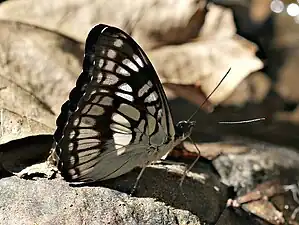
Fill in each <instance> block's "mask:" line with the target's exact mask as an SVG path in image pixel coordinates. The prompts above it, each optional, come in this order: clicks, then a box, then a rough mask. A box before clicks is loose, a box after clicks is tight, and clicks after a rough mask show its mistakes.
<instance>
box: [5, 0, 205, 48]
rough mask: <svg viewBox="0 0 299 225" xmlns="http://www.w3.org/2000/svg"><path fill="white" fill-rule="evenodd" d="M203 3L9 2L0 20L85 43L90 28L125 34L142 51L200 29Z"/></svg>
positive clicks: (191, 0) (119, 0)
mask: <svg viewBox="0 0 299 225" xmlns="http://www.w3.org/2000/svg"><path fill="white" fill-rule="evenodd" d="M205 5H206V0H200V1H198V0H179V1H173V0H163V1H159V0H142V1H141V0H139V1H135V2H134V3H132V1H131V0H110V1H105V0H101V1H98V0H97V1H85V0H76V1H74V0H65V1H60V0H53V1H51V2H49V1H47V0H30V1H28V0H27V1H22V0H13V1H8V2H5V3H3V4H1V7H0V18H2V19H5V20H12V21H21V22H24V23H29V24H34V25H37V26H39V27H44V28H47V29H50V30H56V31H59V32H61V33H63V34H66V35H68V36H70V37H73V38H74V39H76V40H78V41H81V42H85V38H86V36H87V34H88V32H89V30H90V29H91V27H93V26H94V25H96V24H98V23H106V24H109V25H113V26H117V27H119V28H121V29H124V30H125V31H127V32H129V33H130V34H132V35H133V37H135V38H136V40H137V41H138V42H139V43H140V44H141V46H143V48H145V49H150V48H153V47H156V46H160V45H163V44H174V43H182V42H186V41H187V40H190V39H191V38H194V37H196V36H197V35H198V32H199V30H200V28H201V26H202V23H203V21H204V16H205V12H206V11H205Z"/></svg>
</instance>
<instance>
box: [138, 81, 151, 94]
mask: <svg viewBox="0 0 299 225" xmlns="http://www.w3.org/2000/svg"><path fill="white" fill-rule="evenodd" d="M149 89H150V87H149V86H148V84H145V85H143V86H142V87H141V88H140V89H139V91H138V97H142V96H143V95H144V94H145V93H146V92H148V90H149Z"/></svg>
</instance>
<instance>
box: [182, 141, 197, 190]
mask: <svg viewBox="0 0 299 225" xmlns="http://www.w3.org/2000/svg"><path fill="white" fill-rule="evenodd" d="M189 139H190V140H191V141H192V143H193V144H194V146H195V148H196V150H197V151H198V154H197V157H196V159H195V160H194V161H193V163H192V164H191V165H190V166H189V167H188V168H187V169H185V171H184V173H183V176H182V178H181V181H180V187H181V189H182V186H183V182H184V180H185V178H186V176H187V173H188V172H189V171H191V169H192V168H193V166H194V165H195V164H196V163H197V161H198V160H199V158H200V151H199V149H198V148H197V146H196V145H195V143H194V142H193V140H192V139H191V138H190V137H189Z"/></svg>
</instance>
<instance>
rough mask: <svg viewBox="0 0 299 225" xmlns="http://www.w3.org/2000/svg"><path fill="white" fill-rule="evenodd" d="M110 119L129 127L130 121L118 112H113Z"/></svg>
mask: <svg viewBox="0 0 299 225" xmlns="http://www.w3.org/2000/svg"><path fill="white" fill-rule="evenodd" d="M111 119H112V120H113V121H114V122H116V123H119V124H124V125H125V126H126V127H130V122H129V121H128V120H127V119H126V118H125V117H123V116H122V115H120V114H118V113H113V114H112V117H111Z"/></svg>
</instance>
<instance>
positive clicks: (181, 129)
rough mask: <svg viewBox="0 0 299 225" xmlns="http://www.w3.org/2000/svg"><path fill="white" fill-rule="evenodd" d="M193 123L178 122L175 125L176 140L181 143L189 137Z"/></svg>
mask: <svg viewBox="0 0 299 225" xmlns="http://www.w3.org/2000/svg"><path fill="white" fill-rule="evenodd" d="M195 124H196V122H195V121H180V122H178V123H177V124H176V125H175V134H176V140H178V141H183V140H185V139H186V138H188V137H189V136H190V135H191V132H192V129H193V127H194V126H195Z"/></svg>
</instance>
